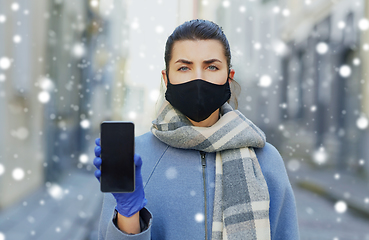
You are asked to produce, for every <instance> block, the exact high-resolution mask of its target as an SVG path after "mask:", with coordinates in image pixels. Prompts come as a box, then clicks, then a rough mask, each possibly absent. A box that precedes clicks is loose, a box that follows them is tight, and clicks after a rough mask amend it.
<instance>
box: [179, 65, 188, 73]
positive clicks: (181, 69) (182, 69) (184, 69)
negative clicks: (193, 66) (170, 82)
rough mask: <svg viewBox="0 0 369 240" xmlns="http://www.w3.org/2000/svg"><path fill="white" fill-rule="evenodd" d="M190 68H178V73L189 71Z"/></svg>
mask: <svg viewBox="0 0 369 240" xmlns="http://www.w3.org/2000/svg"><path fill="white" fill-rule="evenodd" d="M188 69H189V68H188V67H186V66H183V67H180V68H178V71H183V72H184V71H187V70H188Z"/></svg>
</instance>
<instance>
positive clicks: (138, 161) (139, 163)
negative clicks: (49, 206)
mask: <svg viewBox="0 0 369 240" xmlns="http://www.w3.org/2000/svg"><path fill="white" fill-rule="evenodd" d="M134 161H135V165H136V168H139V169H140V168H141V166H142V159H141V157H140V155H138V154H135V155H134Z"/></svg>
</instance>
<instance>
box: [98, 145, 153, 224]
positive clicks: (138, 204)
mask: <svg viewBox="0 0 369 240" xmlns="http://www.w3.org/2000/svg"><path fill="white" fill-rule="evenodd" d="M95 143H96V147H95V156H96V158H95V159H94V165H95V167H96V168H97V170H96V171H95V177H96V178H97V180H99V182H100V177H101V171H100V166H101V163H102V160H101V158H100V154H101V147H100V138H96V140H95ZM134 161H135V165H136V186H135V187H136V189H135V191H134V192H133V193H112V194H113V196H114V198H115V200H116V202H117V206H116V207H115V209H116V210H117V211H118V212H119V213H120V214H121V215H123V216H125V217H131V216H133V215H134V214H135V213H137V212H138V211H140V210H141V209H142V208H143V207H145V206H146V203H147V200H146V198H145V192H144V189H143V183H142V175H141V166H142V160H141V157H140V156H139V155H138V154H135V155H134Z"/></svg>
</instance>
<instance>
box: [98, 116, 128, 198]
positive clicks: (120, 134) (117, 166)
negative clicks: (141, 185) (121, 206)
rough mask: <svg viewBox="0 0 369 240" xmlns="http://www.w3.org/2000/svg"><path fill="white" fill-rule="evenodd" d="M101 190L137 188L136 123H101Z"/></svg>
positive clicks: (125, 190) (126, 190)
mask: <svg viewBox="0 0 369 240" xmlns="http://www.w3.org/2000/svg"><path fill="white" fill-rule="evenodd" d="M100 137H101V138H100V139H101V142H100V145H101V156H100V157H101V160H102V163H101V178H100V188H101V192H114V193H115V192H133V191H134V190H135V164H134V159H133V157H134V124H133V123H132V122H119V121H104V122H103V123H102V124H101V136H100Z"/></svg>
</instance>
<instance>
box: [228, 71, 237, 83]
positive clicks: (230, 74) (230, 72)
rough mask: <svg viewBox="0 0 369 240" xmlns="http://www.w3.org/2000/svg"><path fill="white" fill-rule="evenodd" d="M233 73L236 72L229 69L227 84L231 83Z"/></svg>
mask: <svg viewBox="0 0 369 240" xmlns="http://www.w3.org/2000/svg"><path fill="white" fill-rule="evenodd" d="M235 73H236V71H235V70H234V69H230V71H229V75H228V79H229V83H231V81H232V80H233V78H234V74H235Z"/></svg>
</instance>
